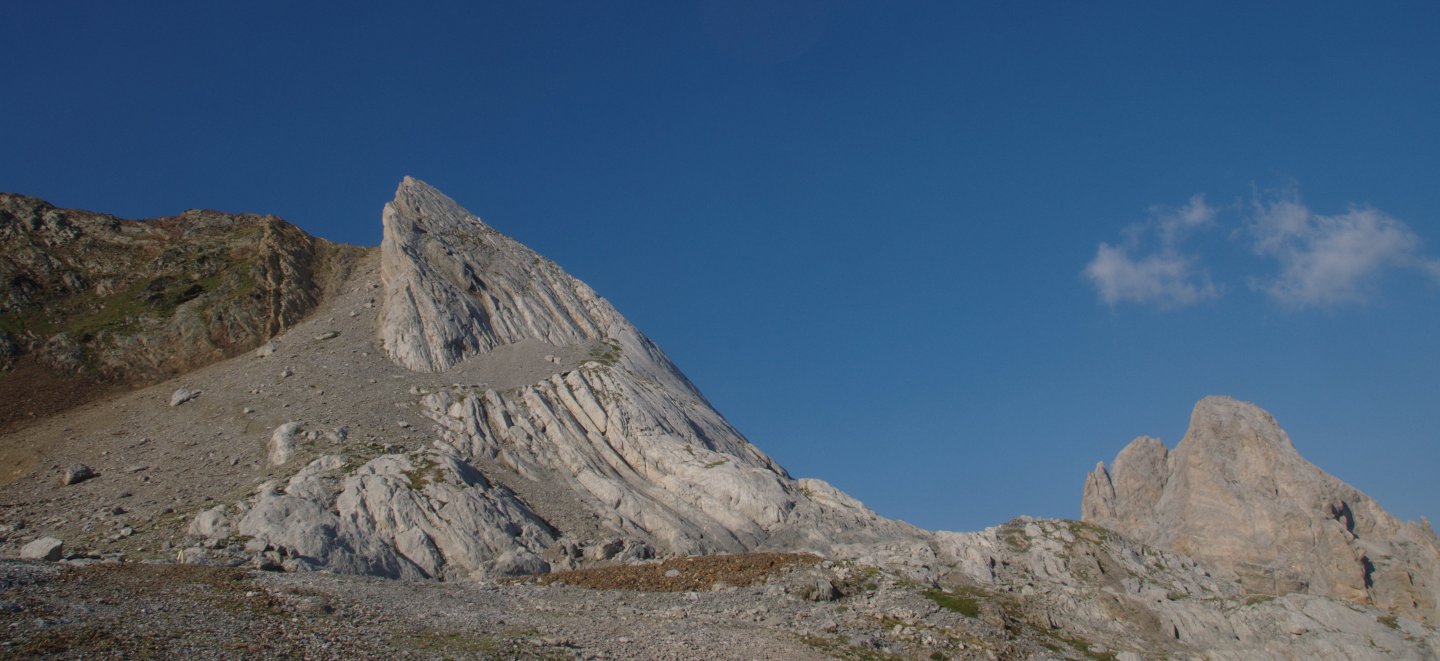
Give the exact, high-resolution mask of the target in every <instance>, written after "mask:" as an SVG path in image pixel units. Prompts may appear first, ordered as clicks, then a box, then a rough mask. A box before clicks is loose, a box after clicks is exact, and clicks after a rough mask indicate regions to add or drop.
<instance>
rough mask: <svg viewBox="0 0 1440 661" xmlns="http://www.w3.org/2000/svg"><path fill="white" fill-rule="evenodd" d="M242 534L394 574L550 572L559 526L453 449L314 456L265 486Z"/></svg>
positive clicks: (327, 561)
mask: <svg viewBox="0 0 1440 661" xmlns="http://www.w3.org/2000/svg"><path fill="white" fill-rule="evenodd" d="M239 531H240V533H241V534H243V535H249V536H251V537H254V538H256V539H261V540H264V541H265V543H267V544H268V545H271V546H276V547H279V546H284V547H286V548H287V549H290V550H291V551H292V553H293V554H295V555H297V556H298V557H301V558H305V559H307V560H308V561H310V562H312V563H314V564H315V566H318V567H327V568H329V569H332V570H335V571H341V572H347V573H364V574H375V575H381V576H390V577H395V578H463V577H468V576H471V575H482V576H488V575H505V574H511V573H514V572H515V571H517V568H527V569H534V570H535V571H538V572H543V571H546V570H547V569H548V565H546V564H545V563H544V561H543V560H541V559H540V558H539V552H542V551H543V550H544V549H545V548H547V547H548V546H549V545H550V544H552V543H553V542H554V540H555V538H556V535H555V533H554V530H553V529H552V528H550V526H549V525H548V524H546V523H545V522H544V521H543V520H541V519H540V518H539V517H537V516H535V515H534V513H533V512H531V511H530V510H529V509H528V508H526V507H525V505H524V504H523V503H521V502H519V501H518V500H516V499H515V498H514V496H513V495H512V494H510V493H509V492H508V491H506V490H505V489H503V488H499V487H495V486H493V485H491V484H490V483H489V482H487V481H486V480H485V479H484V477H483V476H481V475H480V473H479V472H478V471H476V470H475V468H474V467H473V466H469V465H467V464H465V463H463V462H462V461H460V460H459V459H458V458H457V457H456V456H454V455H453V454H449V453H446V452H443V451H441V450H427V451H424V452H418V453H411V454H387V455H382V456H380V457H377V458H375V459H372V460H370V461H369V462H367V463H365V464H364V465H362V466H359V467H358V468H355V469H354V470H353V472H347V467H346V463H345V460H344V458H343V457H341V456H339V455H327V456H324V457H321V458H319V459H316V460H315V461H313V462H311V463H310V464H309V465H307V466H306V467H305V468H304V469H302V470H301V471H300V472H299V473H297V474H296V475H295V476H293V477H291V478H290V480H289V481H288V482H287V483H286V485H285V486H284V488H278V485H271V486H270V487H268V488H266V489H263V490H262V493H260V494H259V495H258V496H257V497H256V499H255V501H254V504H253V505H252V506H251V508H250V511H249V512H247V513H246V515H245V517H244V518H243V519H242V520H241V521H240V523H239Z"/></svg>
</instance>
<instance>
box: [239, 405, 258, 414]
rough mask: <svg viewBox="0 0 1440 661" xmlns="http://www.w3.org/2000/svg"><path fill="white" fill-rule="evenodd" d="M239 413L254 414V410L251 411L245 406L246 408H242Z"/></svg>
mask: <svg viewBox="0 0 1440 661" xmlns="http://www.w3.org/2000/svg"><path fill="white" fill-rule="evenodd" d="M240 411H241V412H243V413H254V412H255V409H252V408H250V407H248V406H247V407H245V408H243V409H240Z"/></svg>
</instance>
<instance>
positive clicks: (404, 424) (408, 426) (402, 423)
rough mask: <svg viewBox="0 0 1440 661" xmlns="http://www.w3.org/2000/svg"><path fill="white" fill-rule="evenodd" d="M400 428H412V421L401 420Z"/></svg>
mask: <svg viewBox="0 0 1440 661" xmlns="http://www.w3.org/2000/svg"><path fill="white" fill-rule="evenodd" d="M400 428H401V429H409V428H410V423H408V422H405V421H404V420H401V421H400Z"/></svg>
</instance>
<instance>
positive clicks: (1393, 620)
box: [1375, 615, 1400, 631]
mask: <svg viewBox="0 0 1440 661" xmlns="http://www.w3.org/2000/svg"><path fill="white" fill-rule="evenodd" d="M1375 621H1376V622H1379V623H1380V624H1383V625H1385V626H1387V627H1390V628H1391V629H1394V630H1396V631H1399V630H1400V620H1399V618H1397V617H1395V616H1394V615H1381V616H1380V617H1377V618H1375Z"/></svg>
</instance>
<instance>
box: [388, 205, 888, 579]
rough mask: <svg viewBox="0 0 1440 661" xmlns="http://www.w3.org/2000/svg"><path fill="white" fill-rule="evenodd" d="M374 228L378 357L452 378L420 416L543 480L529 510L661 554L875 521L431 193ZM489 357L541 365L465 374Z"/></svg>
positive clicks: (393, 210)
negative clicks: (783, 463) (511, 382)
mask: <svg viewBox="0 0 1440 661" xmlns="http://www.w3.org/2000/svg"><path fill="white" fill-rule="evenodd" d="M383 223H384V240H383V242H382V244H381V281H382V288H383V302H382V305H381V315H380V322H379V335H380V341H381V345H382V346H383V347H384V348H385V351H386V352H387V353H388V354H389V356H390V357H391V359H392V360H394V361H395V362H396V363H398V364H400V365H402V366H404V367H407V368H409V369H412V370H416V371H422V372H445V373H450V372H454V373H456V374H457V377H456V380H457V382H458V384H459V385H458V386H457V387H455V388H449V389H444V390H441V391H439V392H433V393H428V394H426V395H425V396H424V397H423V399H422V401H421V405H422V407H423V410H424V411H425V413H426V415H428V416H429V417H430V418H431V419H432V420H434V421H435V422H436V423H437V425H438V427H439V429H440V430H441V433H442V435H443V438H444V441H445V443H446V444H447V445H449V446H451V447H453V448H454V449H455V450H456V451H458V452H459V453H460V455H461V456H463V457H467V458H470V459H473V460H475V461H490V462H494V463H496V464H498V465H499V466H500V467H501V468H502V469H504V470H506V471H510V472H514V473H515V474H516V475H519V476H521V477H522V478H523V479H525V480H527V481H531V482H543V483H545V484H546V485H548V487H549V488H547V489H543V490H541V489H535V490H533V492H532V498H533V499H543V502H537V503H533V505H534V507H535V509H536V510H537V511H538V512H539V513H541V515H542V516H543V515H545V514H546V512H554V513H555V514H554V516H555V517H556V518H558V519H574V518H577V517H576V514H575V513H576V512H577V511H578V512H584V513H585V514H586V515H588V516H589V518H591V519H593V520H594V521H595V524H596V526H597V530H595V531H593V532H592V534H596V535H613V536H615V537H617V538H620V539H623V540H627V543H633V544H635V545H641V544H643V545H648V546H649V547H651V548H652V549H653V550H654V551H655V552H659V553H666V554H670V553H703V552H715V551H740V550H746V549H752V548H759V547H762V546H765V545H766V544H767V543H768V542H770V541H771V540H772V538H776V537H777V536H783V537H784V538H785V539H787V540H801V539H803V540H809V541H810V542H812V543H814V544H816V545H819V546H821V547H823V548H826V549H828V548H829V545H830V544H832V543H835V542H837V541H844V540H846V539H847V538H848V537H850V536H851V535H850V533H852V532H854V531H855V530H856V529H868V528H869V527H871V526H873V525H875V524H877V523H878V522H880V519H879V518H878V517H876V516H875V515H874V514H873V513H870V512H869V510H866V509H864V508H863V507H861V508H858V509H856V508H853V507H840V508H838V509H837V508H836V507H833V506H832V505H831V504H824V503H830V501H831V500H834V499H825V498H818V497H816V496H815V494H819V493H829V492H831V491H833V489H830V488H828V485H823V484H822V483H818V482H815V483H813V484H810V485H809V486H808V487H807V486H806V484H802V482H800V481H797V480H794V479H792V478H791V477H790V476H789V475H788V474H787V473H786V472H785V471H784V469H782V468H781V467H780V466H779V465H777V464H776V463H775V462H773V461H772V460H771V459H770V458H769V457H767V456H766V455H765V454H764V453H762V452H761V451H760V450H759V449H757V448H756V447H755V446H753V445H751V444H750V443H749V442H748V441H746V440H745V439H744V438H743V437H742V436H741V435H740V434H739V433H738V432H737V431H736V430H735V429H734V428H733V427H731V426H730V424H729V423H728V422H726V421H725V419H724V418H723V417H721V416H720V414H719V413H717V412H716V411H715V410H714V409H713V408H711V407H710V405H709V404H708V403H707V402H706V401H705V399H704V397H703V396H702V395H701V394H700V392H699V391H698V390H697V389H696V388H695V386H694V385H692V384H691V383H690V381H689V380H688V379H687V378H686V377H685V376H684V375H683V374H681V373H680V371H679V370H678V369H677V368H676V367H675V366H674V365H673V364H672V363H671V362H670V360H669V359H668V358H667V357H666V356H665V354H664V353H663V352H662V351H661V350H660V349H659V347H657V346H656V345H655V344H654V343H653V342H651V341H650V340H649V339H648V338H646V337H645V336H644V335H642V334H641V333H640V332H639V331H638V330H637V329H636V328H635V327H634V326H632V325H631V324H630V322H628V321H627V320H626V319H625V318H624V317H623V316H621V315H620V314H619V312H617V311H616V310H615V308H614V307H613V306H611V305H610V303H609V302H608V301H606V300H605V299H603V298H601V297H600V296H599V295H597V294H596V293H595V291H594V290H593V289H591V288H590V287H589V286H587V285H585V284H584V283H583V282H580V281H579V280H577V279H575V278H574V277H572V276H570V275H569V274H568V273H566V272H565V271H564V270H563V269H561V268H560V267H559V266H558V265H556V264H555V263H553V262H551V261H549V260H547V259H545V258H543V257H541V256H539V255H538V254H536V253H535V252H534V251H532V250H530V249H529V248H527V247H525V246H523V245H521V244H519V243H518V242H516V241H514V240H513V239H510V238H509V237H506V236H505V235H503V234H501V233H499V232H497V231H495V230H494V229H492V228H490V227H489V226H488V225H486V224H485V223H484V222H482V221H481V220H480V219H478V218H476V217H475V216H473V215H471V214H470V213H469V212H467V211H465V210H464V209H462V208H461V207H460V206H459V205H457V204H456V203H455V202H454V201H453V200H451V199H450V198H448V197H446V196H445V195H443V194H441V193H440V192H439V191H437V190H436V189H434V188H432V187H431V186H429V185H427V184H425V183H423V182H421V181H418V180H416V179H413V178H408V177H407V178H406V179H405V180H404V181H403V182H401V184H400V187H399V189H398V190H397V191H396V194H395V199H394V200H393V201H392V202H390V203H389V204H387V205H386V206H385V210H384V213H383ZM502 350H503V351H505V352H506V355H509V356H511V357H512V358H513V359H514V360H518V361H522V362H523V361H529V362H532V363H533V362H535V361H546V360H548V361H551V363H553V364H551V363H545V365H546V366H548V367H550V368H551V369H550V370H549V372H550V373H551V375H550V376H549V377H548V378H544V379H541V380H538V381H535V382H533V383H530V384H527V385H523V386H520V387H516V388H502V389H496V388H490V387H488V384H487V383H486V382H487V381H489V380H490V379H489V378H485V377H481V378H470V376H471V375H474V374H479V373H480V372H484V368H483V367H480V366H482V365H484V364H486V363H487V361H489V360H490V358H491V357H492V355H493V354H498V353H500V352H501V351H502ZM562 355H569V356H576V355H578V356H582V358H581V359H580V360H578V361H567V360H563V359H561V358H558V356H562ZM477 370H479V371H478V372H477ZM807 484H808V483H807ZM580 518H584V517H580ZM885 525H888V526H897V525H899V524H893V523H890V522H885ZM822 526H823V529H824V532H825V534H820V530H821V528H822ZM577 532H578V531H577Z"/></svg>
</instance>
